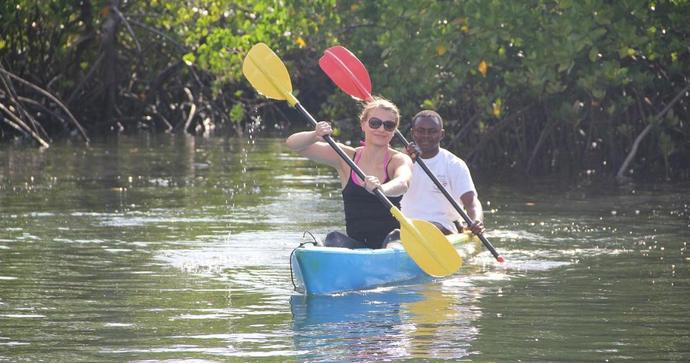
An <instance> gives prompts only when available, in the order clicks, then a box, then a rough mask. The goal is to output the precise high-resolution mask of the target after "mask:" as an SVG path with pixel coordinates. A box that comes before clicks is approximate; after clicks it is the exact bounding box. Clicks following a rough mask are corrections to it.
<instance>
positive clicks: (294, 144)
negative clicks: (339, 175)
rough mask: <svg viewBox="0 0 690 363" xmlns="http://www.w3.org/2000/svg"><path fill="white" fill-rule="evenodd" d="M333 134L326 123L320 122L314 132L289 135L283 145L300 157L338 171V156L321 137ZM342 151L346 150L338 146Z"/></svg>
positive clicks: (342, 146)
mask: <svg viewBox="0 0 690 363" xmlns="http://www.w3.org/2000/svg"><path fill="white" fill-rule="evenodd" d="M332 132H333V130H332V129H331V125H330V124H329V123H328V122H325V121H321V122H319V123H317V124H316V128H315V129H314V131H303V132H298V133H295V134H292V135H290V137H288V138H287V140H286V141H285V143H286V144H287V146H288V147H289V148H290V149H291V150H292V151H295V152H297V153H299V154H300V155H303V156H306V157H308V158H309V159H311V160H314V161H316V162H319V163H322V164H326V165H330V166H332V167H334V168H336V169H338V170H340V169H341V168H340V166H341V164H340V156H339V155H338V154H337V153H336V152H335V150H333V148H331V146H330V145H329V144H328V143H326V142H325V141H323V137H324V136H326V135H330V134H331V133H332ZM338 146H340V147H341V148H343V149H348V148H347V147H345V146H344V145H342V144H338Z"/></svg>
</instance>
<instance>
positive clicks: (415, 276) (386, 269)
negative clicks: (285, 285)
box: [290, 233, 481, 295]
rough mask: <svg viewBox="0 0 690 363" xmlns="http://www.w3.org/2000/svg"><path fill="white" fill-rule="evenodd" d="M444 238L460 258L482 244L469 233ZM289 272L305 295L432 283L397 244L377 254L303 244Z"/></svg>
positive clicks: (365, 250)
mask: <svg viewBox="0 0 690 363" xmlns="http://www.w3.org/2000/svg"><path fill="white" fill-rule="evenodd" d="M446 237H447V238H448V240H449V241H450V242H451V243H452V244H453V246H454V247H455V248H456V249H457V250H458V253H459V254H460V256H461V257H463V258H467V257H470V256H473V255H475V254H477V253H479V251H480V249H481V241H480V240H479V239H478V238H477V237H476V236H474V235H472V234H471V233H458V234H453V235H450V236H446ZM290 268H291V271H292V276H293V283H294V285H295V289H296V290H297V291H298V292H300V293H303V294H307V295H329V294H336V293H341V292H346V291H353V290H367V289H372V288H376V287H381V286H388V285H395V284H400V283H412V282H417V280H419V282H422V281H429V280H431V279H432V277H431V276H429V275H427V274H426V273H425V272H424V271H422V269H420V268H419V266H417V264H416V263H415V262H414V261H413V260H412V258H410V256H409V255H408V254H407V252H405V249H404V248H403V247H402V244H400V243H399V242H397V243H396V242H393V243H389V244H388V247H386V248H382V249H376V250H373V249H369V248H358V249H349V248H341V247H323V246H314V245H307V244H303V245H301V246H300V247H297V248H296V249H295V250H294V251H293V253H292V254H291V256H290Z"/></svg>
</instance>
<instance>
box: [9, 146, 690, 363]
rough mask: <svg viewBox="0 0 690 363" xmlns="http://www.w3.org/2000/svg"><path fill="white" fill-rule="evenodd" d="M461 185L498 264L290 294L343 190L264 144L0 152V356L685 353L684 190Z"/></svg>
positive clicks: (479, 259) (636, 356)
mask: <svg viewBox="0 0 690 363" xmlns="http://www.w3.org/2000/svg"><path fill="white" fill-rule="evenodd" d="M476 182H477V184H478V185H479V186H480V191H481V194H482V200H483V201H486V203H487V227H488V228H489V233H488V237H489V239H490V240H491V241H492V242H493V244H494V245H495V246H496V248H497V249H498V250H499V252H500V253H501V254H502V255H503V256H505V257H506V263H505V264H502V265H498V264H497V263H496V262H495V260H494V259H493V258H492V256H491V255H490V254H489V253H488V252H483V253H481V254H480V255H478V256H476V257H474V258H473V259H471V260H470V261H467V263H466V265H465V266H464V267H463V269H462V270H461V271H460V273H458V274H456V275H453V276H451V277H449V278H446V279H442V280H439V281H434V282H429V283H426V284H421V285H409V286H399V287H389V288H385V289H377V290H373V291H366V292H357V293H350V294H345V295H342V296H318V297H304V296H300V295H296V294H295V293H294V292H293V290H292V284H291V281H290V273H289V259H288V256H289V254H290V252H291V251H292V249H293V248H294V247H296V246H297V245H298V244H299V242H301V241H302V235H303V232H304V231H310V232H312V233H314V234H315V235H316V236H317V237H323V236H324V235H325V234H326V233H327V232H328V231H330V230H333V229H342V227H343V224H344V223H343V216H342V204H341V202H340V194H339V191H338V188H339V183H338V180H337V177H336V176H335V175H333V173H332V171H331V170H330V169H328V168H320V167H315V166H314V164H312V163H311V162H308V161H306V160H305V159H303V158H299V157H296V156H295V155H294V154H292V153H289V152H288V151H287V150H286V149H285V148H284V147H283V144H282V140H277V139H262V140H253V139H222V138H211V139H203V138H194V137H189V136H182V135H177V136H173V135H159V136H150V135H141V136H136V137H125V136H122V137H119V138H116V139H111V140H104V141H102V142H94V144H93V146H92V147H91V148H89V149H84V148H82V147H81V146H70V145H55V146H54V147H51V148H50V149H48V150H37V149H33V148H22V147H18V146H7V145H4V146H0V361H32V362H33V361H69V362H73V361H88V362H100V361H104V362H105V361H108V362H109V361H214V362H215V361H238V362H245V361H253V360H256V359H264V360H268V361H281V362H282V361H305V360H307V361H377V360H405V359H406V360H434V359H439V360H440V359H443V360H450V361H455V360H469V361H472V360H476V361H518V360H523V361H563V360H571V361H572V360H575V361H605V360H611V361H616V360H632V361H641V362H648V361H660V360H666V361H688V360H690V350H689V349H688V344H687V342H688V337H690V319H689V318H688V316H690V305H688V304H687V301H688V297H689V296H690V257H689V256H688V250H687V245H688V243H690V238H689V236H690V233H689V232H690V201H688V195H690V193H689V192H688V191H690V187H688V185H670V186H654V185H651V186H645V187H639V188H637V189H606V188H593V189H591V190H587V189H583V188H578V187H570V188H565V190H563V189H554V188H552V187H551V186H550V185H549V184H545V185H539V186H537V187H533V188H530V187H522V186H519V185H510V186H502V185H500V184H493V185H490V184H486V183H482V180H481V178H479V179H478V180H477V181H476ZM326 278H327V277H326Z"/></svg>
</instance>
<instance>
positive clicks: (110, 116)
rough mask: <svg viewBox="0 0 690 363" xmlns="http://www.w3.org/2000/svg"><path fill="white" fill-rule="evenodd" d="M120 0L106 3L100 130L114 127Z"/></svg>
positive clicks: (111, 0) (102, 41)
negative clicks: (118, 9)
mask: <svg viewBox="0 0 690 363" xmlns="http://www.w3.org/2000/svg"><path fill="white" fill-rule="evenodd" d="M119 5H120V0H109V1H108V5H107V6H108V9H109V10H108V15H107V18H106V20H105V22H104V23H103V34H102V38H101V46H102V49H103V67H102V68H101V69H102V72H103V83H104V84H103V87H104V91H105V92H104V97H103V107H102V110H103V113H102V114H101V119H100V120H99V126H100V128H101V129H102V130H105V129H107V128H108V127H111V126H113V125H114V116H115V105H116V102H117V69H116V68H117V30H118V28H119V27H120V17H119V16H118V15H117V8H118V6H119Z"/></svg>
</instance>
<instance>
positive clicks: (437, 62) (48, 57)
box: [0, 0, 690, 183]
mask: <svg viewBox="0 0 690 363" xmlns="http://www.w3.org/2000/svg"><path fill="white" fill-rule="evenodd" d="M688 38H690V2H689V1H681V0H675V1H672V0H667V1H653V2H647V1H641V2H631V3H627V2H613V3H600V2H596V1H584V2H573V1H571V0H554V1H537V0H535V1H530V2H527V3H524V2H522V3H513V2H495V3H489V2H485V1H481V0H468V1H462V2H455V1H449V2H441V3H439V2H436V1H430V0H423V1H404V2H402V3H401V2H399V1H393V0H382V1H376V2H374V1H354V0H353V1H335V0H315V1H310V2H309V3H302V2H287V3H285V4H278V3H277V2H275V1H258V0H254V1H239V2H237V1H230V0H201V1H194V2H189V1H182V0H173V1H159V0H153V1H149V2H134V1H126V0H107V1H105V0H102V1H93V0H83V1H81V2H76V3H75V2H72V1H66V0H55V1H48V0H39V1H33V0H32V1H29V0H10V1H5V2H3V3H2V4H0V142H7V141H9V140H14V139H20V140H30V142H32V143H35V144H36V145H37V146H39V147H49V146H50V144H51V143H53V142H54V141H55V140H58V139H62V138H71V139H74V140H78V141H79V142H82V143H84V144H87V145H88V144H89V142H90V139H91V138H94V137H101V136H104V135H109V134H117V133H121V132H127V133H129V132H138V131H140V130H144V131H146V132H169V133H190V134H202V133H208V132H210V131H212V130H216V131H218V130H222V131H223V132H228V133H230V134H234V135H244V134H247V133H255V132H257V131H259V132H260V130H262V129H263V130H274V129H278V130H283V129H288V128H294V127H301V124H302V121H301V120H300V119H299V117H298V116H297V115H296V114H295V112H294V111H292V110H290V109H289V108H288V107H287V106H285V105H283V104H282V102H274V101H270V100H267V99H265V98H263V97H261V96H259V95H256V93H255V92H253V90H252V89H251V86H250V85H249V84H247V82H246V81H245V80H244V78H243V76H242V74H241V64H242V59H243V57H244V55H245V54H246V52H247V51H248V50H249V48H251V46H252V45H254V44H255V43H257V42H265V43H267V44H268V45H269V46H271V48H273V49H275V50H276V52H278V53H279V54H280V56H281V58H282V59H284V60H285V61H286V64H287V66H288V68H289V69H290V73H291V75H292V76H293V80H292V81H293V84H294V85H295V86H296V90H295V91H296V92H297V93H298V94H299V98H300V100H302V101H303V102H304V103H305V107H307V108H308V109H310V110H313V111H314V113H315V115H318V116H317V118H320V119H330V120H335V121H334V123H335V126H336V128H337V129H338V130H340V131H341V132H342V135H343V136H345V135H347V138H348V139H349V140H350V141H351V142H358V139H359V135H358V133H357V128H356V120H354V119H352V118H351V116H348V115H351V114H352V109H353V108H355V107H357V105H356V103H355V101H353V100H352V99H350V98H349V97H348V96H346V95H344V94H343V93H342V92H340V91H339V90H338V88H337V87H336V86H335V85H334V84H332V83H331V82H330V80H329V79H328V78H327V77H326V76H325V75H324V74H322V72H321V71H320V70H319V67H318V64H317V61H318V58H319V57H320V56H321V53H322V51H323V50H324V49H326V48H327V47H329V46H332V45H335V44H342V45H344V46H346V47H347V48H349V49H350V50H352V51H353V52H355V53H356V54H357V56H358V57H359V58H360V59H361V60H362V61H363V62H364V63H365V65H366V66H367V69H368V70H369V72H370V74H371V76H372V83H373V85H374V87H373V88H374V93H375V94H380V95H383V96H385V97H387V98H389V99H391V100H393V101H394V102H395V103H396V104H399V105H402V107H401V112H402V115H403V120H409V117H411V116H412V115H413V114H415V113H416V112H417V111H418V110H419V109H421V108H431V109H435V110H437V111H439V112H440V113H441V114H442V115H444V117H445V118H446V119H447V125H446V127H447V130H446V134H447V136H446V138H445V140H444V146H445V147H446V148H448V149H450V150H452V151H454V152H456V153H458V154H459V155H461V156H462V157H463V159H465V160H466V161H467V162H468V163H469V164H470V165H471V166H472V167H473V169H476V170H478V172H482V171H487V170H511V171H515V174H520V175H524V176H527V177H540V176H541V177H544V176H546V177H548V176H551V175H571V176H573V177H583V176H584V177H589V176H591V175H594V174H595V175H597V176H600V177H602V178H610V179H611V180H616V181H618V182H622V183H624V182H627V181H630V180H632V179H657V180H688V179H690V110H689V109H688V106H689V103H690V78H689V77H690V47H688V45H687V39H688ZM404 129H405V122H403V130H404Z"/></svg>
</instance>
